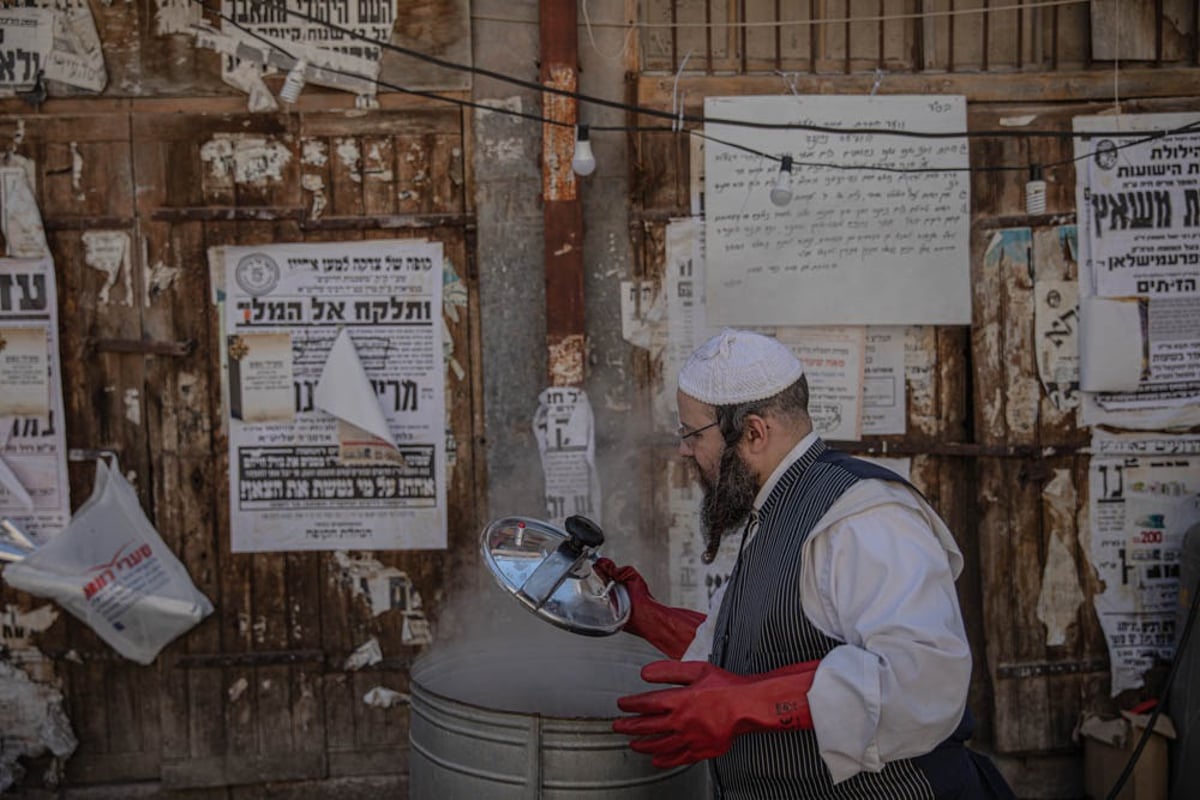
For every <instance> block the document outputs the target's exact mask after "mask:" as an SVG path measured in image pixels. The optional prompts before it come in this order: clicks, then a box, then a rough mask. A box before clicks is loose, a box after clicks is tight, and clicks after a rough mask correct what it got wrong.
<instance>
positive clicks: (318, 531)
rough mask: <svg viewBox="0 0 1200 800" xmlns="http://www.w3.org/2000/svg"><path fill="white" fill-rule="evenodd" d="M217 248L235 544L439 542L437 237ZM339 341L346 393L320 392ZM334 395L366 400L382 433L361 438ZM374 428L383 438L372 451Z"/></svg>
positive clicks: (441, 431) (339, 370)
mask: <svg viewBox="0 0 1200 800" xmlns="http://www.w3.org/2000/svg"><path fill="white" fill-rule="evenodd" d="M221 252H222V258H223V264H224V269H225V275H224V285H225V292H226V295H225V296H226V308H225V313H224V319H225V341H226V348H225V350H226V352H225V354H224V355H225V359H226V364H227V373H228V376H227V380H226V388H227V395H226V396H227V397H228V401H229V408H230V414H229V417H228V420H227V421H228V425H229V446H230V526H231V531H232V546H233V550H234V551H235V552H241V551H262V550H335V549H375V550H386V549H424V548H441V547H445V545H446V485H445V484H446V482H445V474H446V471H445V458H446V436H445V406H446V404H445V376H444V367H443V359H442V352H443V347H442V331H443V326H442V321H441V314H440V313H437V312H438V311H439V310H440V309H441V307H442V297H441V290H442V250H441V245H440V244H437V243H430V242H423V241H416V240H404V241H369V242H345V243H329V244H290V245H266V246H257V247H227V248H224V249H223V250H222V251H221ZM255 337H260V338H257V339H256V338H255ZM339 339H340V340H341V342H342V345H341V347H342V348H344V349H342V350H336V351H335V345H336V344H337V343H338V341H339ZM289 341H290V346H289V345H288V342H289ZM339 353H340V355H338V354H339ZM348 353H350V354H352V355H353V356H354V358H355V359H356V361H357V367H356V368H352V369H349V371H350V372H353V373H354V375H355V379H354V380H353V381H348V382H346V383H345V384H343V385H342V386H341V387H340V389H341V391H344V392H351V393H353V394H354V397H352V398H341V399H340V400H338V402H336V403H331V402H330V401H329V400H328V398H326V399H325V400H322V399H320V398H319V397H318V386H319V385H320V383H321V378H322V375H323V374H324V373H326V371H327V370H330V369H332V370H333V371H334V374H335V376H337V375H341V376H344V375H345V374H346V372H347V369H348V368H351V367H354V366H355V365H350V364H348V358H349V356H348V355H347V354H348ZM239 359H242V360H244V359H253V361H252V362H251V363H245V364H239V363H238V362H239ZM360 373H361V374H360ZM289 374H290V376H291V380H290V384H291V386H290V392H291V395H290V399H291V409H290V410H289V409H288V408H287V398H286V397H285V395H286V394H287V391H288V387H287V384H288V383H289V381H288V375H289ZM335 379H336V378H335ZM363 395H367V397H366V398H364V397H363ZM346 403H350V404H351V405H353V404H354V403H360V404H362V405H364V406H365V407H366V408H368V409H370V408H375V409H377V411H378V412H379V415H380V416H381V417H382V419H383V420H384V421H385V428H386V429H385V430H379V429H376V430H369V431H368V432H367V434H366V438H364V434H363V427H362V423H363V418H362V417H361V416H358V415H357V413H356V412H354V411H353V409H351V410H350V411H347V410H346V408H344V405H345V404H346ZM372 403H373V404H374V405H373V406H372ZM330 408H332V410H333V412H334V413H331V412H330V410H328V409H330ZM248 412H250V413H248ZM338 414H345V415H347V416H338ZM373 419H374V421H373V422H367V423H366V424H367V426H368V428H376V427H377V425H376V423H378V419H377V418H373ZM381 433H387V434H390V437H391V441H390V442H385V443H384V444H383V446H382V447H376V446H375V442H376V440H378V439H380V438H381V437H379V436H378V434H381ZM385 451H386V455H384V453H385Z"/></svg>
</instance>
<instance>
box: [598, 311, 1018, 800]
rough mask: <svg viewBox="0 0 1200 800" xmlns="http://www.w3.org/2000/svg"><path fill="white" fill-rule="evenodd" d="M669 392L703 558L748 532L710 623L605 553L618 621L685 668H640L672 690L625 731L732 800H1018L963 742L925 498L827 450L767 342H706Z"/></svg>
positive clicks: (948, 542)
mask: <svg viewBox="0 0 1200 800" xmlns="http://www.w3.org/2000/svg"><path fill="white" fill-rule="evenodd" d="M677 401H678V405H679V420H680V428H679V452H680V455H682V456H683V457H684V458H685V459H687V460H688V461H689V462H691V464H692V465H693V466H694V467H695V469H696V471H697V473H698V475H699V479H700V482H701V483H702V485H703V487H704V501H703V507H702V521H703V525H704V530H705V536H706V539H707V549H706V551H705V554H704V559H705V561H706V562H711V561H712V560H713V558H714V557H715V556H716V553H717V548H718V547H719V545H720V542H721V537H722V536H723V535H724V534H726V533H727V532H729V531H735V530H736V529H738V528H740V529H741V539H740V547H739V550H738V558H737V563H736V566H735V567H734V569H733V572H732V573H731V575H730V577H729V580H728V581H727V582H726V583H725V585H724V587H723V594H722V595H721V596H720V598H719V608H720V610H719V612H718V613H717V614H716V615H715V617H713V616H709V617H705V615H703V614H700V613H698V612H695V611H690V610H688V609H679V608H671V607H668V606H665V605H663V604H661V603H658V602H657V601H656V600H655V599H654V597H653V595H651V594H650V592H649V590H648V589H647V587H646V582H645V581H644V580H643V579H642V577H641V575H639V574H638V572H637V571H636V570H635V569H633V568H632V567H620V568H618V567H616V566H615V565H614V564H613V563H612V562H611V561H608V560H606V559H601V560H600V561H598V562H597V565H596V569H597V570H598V571H599V572H600V574H601V575H602V576H605V577H607V578H609V579H611V580H615V581H617V582H619V583H621V584H623V585H624V586H625V588H626V589H627V590H628V592H629V595H630V597H631V599H632V603H633V606H632V612H631V615H630V621H629V623H628V624H627V625H626V627H625V630H626V631H628V632H630V633H634V634H636V635H640V636H642V637H643V638H645V639H646V640H648V641H649V642H650V643H651V644H653V645H655V646H656V647H657V648H658V649H659V650H661V651H662V652H663V653H665V654H666V655H668V656H670V658H671V659H681V660H670V661H657V662H654V663H651V664H648V665H647V666H646V667H645V668H644V669H643V671H642V677H643V678H644V679H645V680H647V681H649V682H652V683H667V684H678V688H671V689H662V690H658V691H653V692H647V693H644V694H640V695H633V696H630V697H624V698H621V700H620V702H619V705H620V708H621V709H622V710H623V711H626V712H631V713H633V714H635V715H636V716H632V717H624V718H622V719H619V720H617V722H616V723H615V724H614V725H613V728H614V730H616V731H617V732H619V733H625V734H629V735H632V736H634V737H635V738H634V739H633V740H632V742H631V744H630V746H631V747H632V748H633V749H634V750H636V751H638V752H642V753H648V754H650V755H652V756H653V757H654V759H653V760H654V764H655V765H656V766H659V767H664V768H665V767H673V766H679V765H682V764H689V763H693V762H696V761H700V760H704V759H711V761H710V767H711V770H710V771H711V776H712V779H713V784H714V789H715V792H716V796H717V797H719V798H725V799H726V800H781V798H856V800H867V799H868V798H875V799H876V800H897V798H905V799H911V800H918V799H926V800H935V799H936V800H941V799H942V798H962V800H968V799H972V800H973V799H974V798H993V797H998V798H1011V797H1013V795H1012V793H1011V791H1010V790H1009V789H1008V787H1007V785H1006V784H1005V783H1004V779H1003V778H1002V777H1001V776H1000V774H999V773H998V772H997V771H996V768H995V767H994V766H993V765H992V764H991V762H990V761H988V760H987V759H985V758H983V757H982V756H979V755H978V754H975V753H972V752H971V751H969V750H967V749H966V748H965V747H964V745H963V743H964V742H965V741H966V739H967V738H969V736H970V733H971V728H972V724H973V723H972V722H971V719H970V714H969V712H968V711H967V709H966V701H967V690H968V687H969V684H970V678H971V653H970V649H969V647H968V644H967V637H966V633H965V632H964V629H963V622H962V613H961V611H960V610H959V605H958V598H957V595H956V593H955V590H954V580H955V578H956V577H957V576H958V574H959V572H960V571H961V569H962V561H963V559H962V554H961V553H960V551H959V549H958V547H957V545H956V544H955V542H954V538H953V536H952V535H951V534H950V531H949V530H947V528H946V525H945V524H944V523H943V522H942V520H941V519H940V518H939V517H938V515H937V514H936V513H935V512H934V511H933V509H932V508H930V506H929V504H928V503H926V502H925V499H924V498H923V497H922V496H921V494H920V493H919V492H918V491H917V490H916V489H914V488H913V487H912V486H911V485H909V484H908V483H907V482H906V481H904V480H903V479H902V478H900V477H898V476H897V475H895V474H894V473H892V472H890V471H888V470H885V469H883V468H881V467H878V466H875V465H872V464H869V463H867V462H864V461H860V460H858V459H854V458H850V457H849V456H846V455H845V454H842V453H838V452H836V451H833V450H830V449H829V448H828V447H826V445H825V443H824V442H823V441H821V439H820V438H818V437H817V436H816V434H815V433H814V432H813V427H812V422H811V420H810V419H809V416H808V384H807V380H806V379H805V377H804V369H803V366H802V365H801V363H800V361H799V360H798V359H796V357H795V356H793V355H792V353H791V352H790V351H789V350H788V349H787V348H786V347H785V346H783V345H782V344H780V343H779V342H778V341H776V340H775V339H772V338H769V337H765V336H761V335H759V334H755V333H750V332H746V331H735V330H726V331H724V332H722V333H721V334H720V335H718V336H716V337H714V338H713V339H711V340H709V341H708V342H707V343H705V344H704V345H703V346H701V347H700V348H699V349H698V350H697V351H696V352H695V353H694V354H692V356H691V358H690V359H689V360H688V362H687V364H686V365H685V366H684V368H683V370H682V371H681V372H680V374H679V391H678V394H677ZM714 601H717V599H716V598H714Z"/></svg>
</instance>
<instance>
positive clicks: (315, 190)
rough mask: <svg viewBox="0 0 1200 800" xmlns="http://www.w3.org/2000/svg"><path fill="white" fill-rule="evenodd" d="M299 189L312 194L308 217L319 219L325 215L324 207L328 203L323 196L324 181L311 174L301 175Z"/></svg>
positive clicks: (318, 176)
mask: <svg viewBox="0 0 1200 800" xmlns="http://www.w3.org/2000/svg"><path fill="white" fill-rule="evenodd" d="M300 188H301V189H303V190H304V191H306V192H312V196H313V199H312V208H311V209H309V212H308V216H309V217H311V218H312V219H320V218H321V215H322V214H324V213H325V205H326V204H327V203H328V202H329V201H328V198H327V197H326V196H325V179H324V178H322V177H321V176H320V175H313V174H312V173H309V174H307V175H302V176H301V177H300Z"/></svg>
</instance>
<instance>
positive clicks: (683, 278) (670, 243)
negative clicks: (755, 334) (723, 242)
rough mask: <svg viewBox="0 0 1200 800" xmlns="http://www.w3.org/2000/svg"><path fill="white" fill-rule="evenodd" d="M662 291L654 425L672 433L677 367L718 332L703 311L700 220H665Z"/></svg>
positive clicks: (675, 426) (702, 223)
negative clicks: (662, 337)
mask: <svg viewBox="0 0 1200 800" xmlns="http://www.w3.org/2000/svg"><path fill="white" fill-rule="evenodd" d="M666 262H667V268H666V275H665V277H664V292H663V293H664V294H665V295H666V309H667V343H666V347H665V348H664V350H663V356H662V378H663V380H662V386H661V391H660V392H659V393H658V394H657V395H656V396H655V398H654V419H655V426H656V427H657V428H658V429H659V430H664V431H671V432H672V433H674V431H675V429H676V428H677V427H678V426H679V419H678V416H679V415H678V412H677V410H676V408H675V388H676V386H677V380H678V376H679V370H681V369H683V365H684V364H685V363H686V362H687V359H688V356H690V355H691V354H692V351H694V350H695V349H696V348H697V347H699V346H700V345H702V344H704V342H706V341H708V339H709V337H710V336H712V335H713V334H715V333H717V332H718V331H717V330H715V329H712V328H709V326H708V323H707V321H706V319H705V311H704V219H703V218H702V217H690V218H685V219H673V220H671V221H670V222H668V223H667V232H666Z"/></svg>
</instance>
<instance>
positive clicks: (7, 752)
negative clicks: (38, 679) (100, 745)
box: [0, 661, 78, 792]
mask: <svg viewBox="0 0 1200 800" xmlns="http://www.w3.org/2000/svg"><path fill="white" fill-rule="evenodd" d="M0 720H3V721H4V724H3V728H2V729H0V792H3V791H4V790H6V789H8V788H9V787H10V786H12V785H13V784H15V783H16V782H17V781H19V780H20V779H21V777H22V776H23V774H24V770H22V768H21V765H20V764H19V763H18V759H20V758H22V757H31V758H33V757H37V756H41V755H43V754H45V753H47V752H49V753H50V754H52V755H53V756H54V757H55V759H63V760H65V759H66V758H67V757H68V756H70V755H71V753H73V752H75V747H76V746H77V745H78V741H77V740H76V739H75V734H74V733H73V732H72V730H71V721H70V720H69V719H68V718H67V715H66V712H65V711H63V703H62V694H61V693H60V692H59V691H58V690H57V689H55V688H54V687H52V686H47V685H46V684H43V683H35V682H34V681H32V680H30V679H29V676H28V675H26V674H25V672H23V671H22V670H20V669H18V668H17V667H15V666H13V665H12V664H9V663H8V662H6V661H0ZM55 772H57V770H51V773H52V774H53V773H55Z"/></svg>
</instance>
